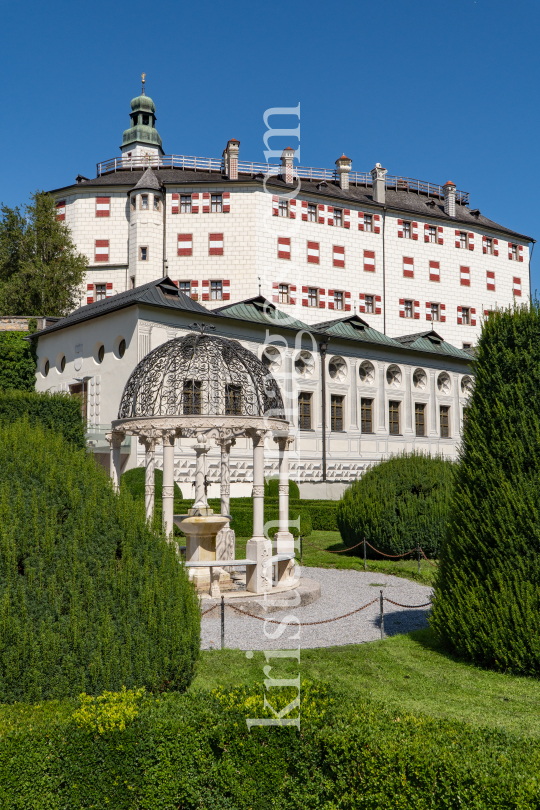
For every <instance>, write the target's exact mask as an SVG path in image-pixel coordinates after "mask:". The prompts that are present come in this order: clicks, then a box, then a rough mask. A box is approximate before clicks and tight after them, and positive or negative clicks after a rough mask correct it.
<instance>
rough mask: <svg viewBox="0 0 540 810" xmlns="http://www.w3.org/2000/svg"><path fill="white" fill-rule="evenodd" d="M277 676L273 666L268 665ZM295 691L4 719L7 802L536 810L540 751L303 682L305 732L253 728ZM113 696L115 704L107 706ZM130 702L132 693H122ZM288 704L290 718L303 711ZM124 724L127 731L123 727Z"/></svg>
mask: <svg viewBox="0 0 540 810" xmlns="http://www.w3.org/2000/svg"><path fill="white" fill-rule="evenodd" d="M273 674H274V669H273ZM295 695H296V690H292V689H283V688H282V689H276V688H275V687H274V688H273V687H270V688H269V690H268V691H267V692H266V693H265V692H263V690H262V688H259V689H254V688H251V689H246V688H239V689H235V690H234V691H232V692H224V691H222V690H215V691H214V692H212V693H209V692H199V693H194V694H191V693H188V694H187V695H177V694H176V695H175V694H169V695H164V696H162V697H160V698H154V699H149V700H145V701H144V702H141V703H138V704H137V705H136V712H135V711H133V707H131V711H130V712H129V716H128V717H127V718H126V720H125V722H124V723H123V724H121V723H120V722H117V721H116V719H115V720H114V721H113V723H111V728H109V729H107V728H104V729H103V733H99V730H98V731H97V733H96V728H95V726H94V724H93V723H91V722H90V719H89V723H88V724H83V726H82V727H80V725H79V723H78V722H77V719H76V717H77V709H76V707H75V706H74V705H71V706H68V705H64V704H61V705H60V706H59V707H58V708H57V711H56V713H54V712H53V711H52V707H49V706H47V705H46V704H41V705H40V706H38V707H35V708H34V709H33V710H32V711H31V712H30V711H28V710H26V711H25V710H24V709H25V708H26V707H20V706H18V707H13V710H12V712H13V713H12V715H11V716H9V717H7V716H5V713H4V728H3V729H2V731H3V733H2V737H1V739H0V786H1V787H0V793H1V796H2V805H3V806H4V807H6V808H7V807H10V808H11V807H14V808H15V807H20V808H23V807H24V808H30V807H31V808H47V810H61V808H91V807H95V808H104V807H111V808H114V810H138V808H144V810H163V808H182V810H270V808H276V810H277V809H278V808H279V810H311V808H318V809H320V810H323V808H324V809H325V810H333V809H334V808H340V810H413V809H414V810H428V808H433V809H434V810H435V808H448V810H458V808H467V810H537V808H538V803H539V779H538V773H539V772H540V745H539V744H538V742H537V741H524V740H521V739H520V738H518V737H514V736H512V735H510V734H505V733H504V732H499V731H483V730H477V729H471V728H470V727H469V726H467V725H466V724H464V723H457V722H450V721H445V720H434V719H432V718H429V717H425V716H424V717H423V716H415V715H410V714H404V713H403V712H401V711H391V710H388V709H386V708H385V707H384V706H381V705H378V704H374V703H370V702H369V701H361V700H358V699H357V700H355V701H354V705H351V703H347V702H345V701H344V700H343V698H342V696H341V695H340V694H337V693H335V692H333V691H332V690H331V689H330V688H329V687H328V686H326V685H325V684H320V683H315V684H308V683H305V682H304V683H302V686H301V690H300V707H299V712H300V724H301V725H300V731H298V730H297V729H296V728H295V727H282V728H276V727H255V728H252V729H251V731H248V728H247V724H246V719H247V718H249V717H252V718H253V717H254V718H261V717H271V716H272V715H271V712H270V710H269V709H267V708H266V709H265V707H264V698H265V696H266V698H267V700H268V702H269V703H270V704H271V705H272V706H274V707H275V708H276V709H277V710H280V709H282V708H285V707H286V704H287V702H288V701H290V700H292V698H293V697H295ZM107 702H110V699H109V700H108V701H107ZM121 702H122V704H123V703H124V699H123V698H122V699H121ZM297 711H298V710H296V709H293V710H292V711H291V712H290V714H287V715H286V716H287V717H294V716H295V715H296V714H297ZM120 725H123V728H120Z"/></svg>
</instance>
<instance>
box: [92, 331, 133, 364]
mask: <svg viewBox="0 0 540 810" xmlns="http://www.w3.org/2000/svg"><path fill="white" fill-rule="evenodd" d="M98 350H99V346H96V348H95V349H94V359H95V360H97V362H98V363H99V360H98ZM113 352H114V356H115V357H118V359H120V358H122V357H123V356H124V355H125V353H126V339H125V338H123V337H122V335H118V337H117V338H116V340H115V341H114V343H113Z"/></svg>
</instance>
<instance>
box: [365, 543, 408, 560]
mask: <svg viewBox="0 0 540 810" xmlns="http://www.w3.org/2000/svg"><path fill="white" fill-rule="evenodd" d="M366 546H369V547H370V548H372V549H373V551H376V552H377V554H382V555H383V557H393V558H397V557H406V556H407V554H414V552H415V551H417V549H415V548H411V550H410V551H405V552H404V553H403V554H385V553H384V551H379V549H378V548H375V546H372V545H371V543H369V542H368V541H367V540H366Z"/></svg>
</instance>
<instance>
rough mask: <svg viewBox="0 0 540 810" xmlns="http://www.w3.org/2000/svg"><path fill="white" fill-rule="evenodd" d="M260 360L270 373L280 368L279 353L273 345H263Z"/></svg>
mask: <svg viewBox="0 0 540 810" xmlns="http://www.w3.org/2000/svg"><path fill="white" fill-rule="evenodd" d="M261 360H262V362H263V365H264V366H266V368H267V369H268V371H270V372H271V373H273V372H274V371H277V370H278V369H279V368H281V353H280V351H279V349H276V347H275V346H265V347H264V350H263V353H262V356H261Z"/></svg>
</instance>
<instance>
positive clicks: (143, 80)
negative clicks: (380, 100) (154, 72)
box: [142, 73, 146, 96]
mask: <svg viewBox="0 0 540 810" xmlns="http://www.w3.org/2000/svg"><path fill="white" fill-rule="evenodd" d="M145 81H146V73H143V74H142V95H143V96H144V83H145Z"/></svg>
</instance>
